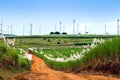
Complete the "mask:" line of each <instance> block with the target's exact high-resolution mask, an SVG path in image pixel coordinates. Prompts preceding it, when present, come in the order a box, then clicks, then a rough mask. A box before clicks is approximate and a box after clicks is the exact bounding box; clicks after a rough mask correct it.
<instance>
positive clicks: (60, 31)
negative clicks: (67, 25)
mask: <svg viewBox="0 0 120 80" xmlns="http://www.w3.org/2000/svg"><path fill="white" fill-rule="evenodd" d="M61 24H62V22H61V21H60V34H61Z"/></svg>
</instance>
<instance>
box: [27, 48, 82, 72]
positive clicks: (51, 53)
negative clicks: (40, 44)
mask: <svg viewBox="0 0 120 80" xmlns="http://www.w3.org/2000/svg"><path fill="white" fill-rule="evenodd" d="M29 51H30V52H32V53H33V54H35V55H37V56H38V57H40V58H42V59H44V60H45V62H46V64H48V66H49V67H51V68H54V69H57V70H64V71H70V69H73V68H74V69H75V68H78V67H79V66H80V65H79V63H78V62H79V60H75V61H74V60H73V59H74V57H72V58H70V57H71V56H73V55H75V54H79V53H80V52H81V51H82V48H59V49H34V50H29ZM46 56H48V57H50V58H51V59H54V58H56V60H59V61H55V60H50V59H48V58H46ZM58 58H59V59H58ZM60 58H63V59H62V61H61V59H60ZM68 58H69V60H67V59H68ZM63 60H66V61H67V62H66V61H63Z"/></svg>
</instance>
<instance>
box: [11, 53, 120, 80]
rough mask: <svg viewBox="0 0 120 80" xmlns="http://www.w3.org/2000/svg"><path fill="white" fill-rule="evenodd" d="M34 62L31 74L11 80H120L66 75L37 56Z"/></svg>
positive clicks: (34, 57)
mask: <svg viewBox="0 0 120 80" xmlns="http://www.w3.org/2000/svg"><path fill="white" fill-rule="evenodd" d="M32 60H33V61H34V62H33V64H32V67H31V71H30V72H29V73H26V74H23V75H19V76H17V77H14V78H11V80H120V79H118V78H112V77H105V76H97V75H94V76H93V75H83V74H79V75H77V74H72V73H64V72H62V71H55V70H52V69H50V68H48V67H47V65H46V64H45V63H44V61H43V60H42V59H40V58H38V57H36V56H34V55H33V56H32Z"/></svg>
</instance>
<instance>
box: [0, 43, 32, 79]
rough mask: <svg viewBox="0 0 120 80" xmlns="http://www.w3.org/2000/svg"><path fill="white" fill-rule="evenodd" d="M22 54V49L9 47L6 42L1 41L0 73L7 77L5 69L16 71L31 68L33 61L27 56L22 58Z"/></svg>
mask: <svg viewBox="0 0 120 80" xmlns="http://www.w3.org/2000/svg"><path fill="white" fill-rule="evenodd" d="M22 55H24V54H23V53H20V50H16V49H13V48H10V47H7V46H6V45H5V44H4V42H2V41H0V69H1V72H0V75H1V76H3V77H4V78H6V76H5V75H4V73H2V72H3V71H9V72H11V73H12V72H13V73H14V72H19V71H21V70H28V69H30V66H31V62H30V61H29V60H28V59H26V58H22ZM2 70H3V71H2ZM11 73H10V74H11Z"/></svg>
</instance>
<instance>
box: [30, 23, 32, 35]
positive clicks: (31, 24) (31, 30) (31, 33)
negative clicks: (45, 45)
mask: <svg viewBox="0 0 120 80" xmlns="http://www.w3.org/2000/svg"><path fill="white" fill-rule="evenodd" d="M30 35H32V24H30Z"/></svg>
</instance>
